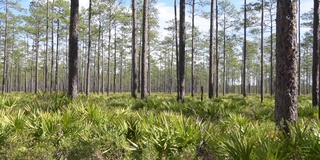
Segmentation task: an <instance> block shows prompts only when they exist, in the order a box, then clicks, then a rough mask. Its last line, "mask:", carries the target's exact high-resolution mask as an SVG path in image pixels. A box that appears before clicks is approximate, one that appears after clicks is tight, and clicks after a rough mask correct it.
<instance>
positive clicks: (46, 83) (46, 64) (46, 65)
mask: <svg viewBox="0 0 320 160" xmlns="http://www.w3.org/2000/svg"><path fill="white" fill-rule="evenodd" d="M48 50H49V0H47V18H46V59H45V64H44V90H45V91H48Z"/></svg>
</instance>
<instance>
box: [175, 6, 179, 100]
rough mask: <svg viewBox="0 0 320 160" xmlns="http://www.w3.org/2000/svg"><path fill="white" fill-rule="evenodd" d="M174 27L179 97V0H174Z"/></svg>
mask: <svg viewBox="0 0 320 160" xmlns="http://www.w3.org/2000/svg"><path fill="white" fill-rule="evenodd" d="M174 29H175V42H176V65H177V69H176V70H177V99H179V97H180V96H179V94H180V84H179V83H180V81H179V46H178V20H177V0H174Z"/></svg>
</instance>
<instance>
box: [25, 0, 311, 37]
mask: <svg viewBox="0 0 320 160" xmlns="http://www.w3.org/2000/svg"><path fill="white" fill-rule="evenodd" d="M30 1H31V0H22V5H23V6H24V7H27V6H28V4H29V3H30ZM124 1H125V3H128V4H130V0H124ZM196 1H197V0H196ZM254 1H257V0H247V3H250V2H254ZM300 1H301V14H302V13H305V12H308V11H310V10H311V8H312V7H313V0H300ZM177 2H179V0H177ZM230 2H231V3H232V4H234V5H235V7H236V9H237V10H239V9H240V8H241V7H242V5H243V0H230ZM79 3H80V6H81V7H85V8H86V7H88V6H89V0H79ZM173 3H174V0H158V1H157V4H156V6H155V7H156V8H157V9H158V11H159V15H158V16H159V26H160V28H159V32H160V33H162V34H161V35H166V34H168V32H167V31H165V30H164V28H166V27H167V26H168V24H167V23H166V22H167V21H169V20H172V19H174V9H173ZM178 5H179V4H178ZM189 8H190V7H189ZM189 8H188V9H189ZM188 9H187V10H188ZM186 21H187V22H191V17H190V16H189V15H187V16H186ZM195 26H196V27H198V28H199V30H200V31H204V32H206V31H208V30H209V26H210V22H209V20H208V19H205V18H203V17H200V16H196V17H195ZM307 30H308V28H301V31H302V34H301V35H303V32H305V31H307Z"/></svg>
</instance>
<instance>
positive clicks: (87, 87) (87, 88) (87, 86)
mask: <svg viewBox="0 0 320 160" xmlns="http://www.w3.org/2000/svg"><path fill="white" fill-rule="evenodd" d="M91 12H92V0H89V22H88V23H89V24H88V25H89V33H88V38H89V39H88V57H87V58H88V59H87V77H86V82H87V83H86V96H88V95H89V92H90V55H91V16H92V15H91V14H92V13H91Z"/></svg>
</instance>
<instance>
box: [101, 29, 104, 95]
mask: <svg viewBox="0 0 320 160" xmlns="http://www.w3.org/2000/svg"><path fill="white" fill-rule="evenodd" d="M103 35H104V31H103V30H102V33H101V44H102V46H101V54H102V55H101V59H102V60H101V77H102V80H101V85H102V86H101V93H102V94H103V93H104V47H103V46H104V38H103Z"/></svg>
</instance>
